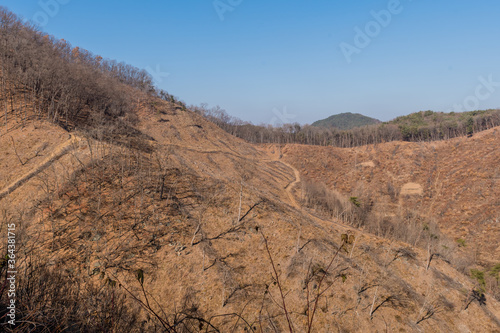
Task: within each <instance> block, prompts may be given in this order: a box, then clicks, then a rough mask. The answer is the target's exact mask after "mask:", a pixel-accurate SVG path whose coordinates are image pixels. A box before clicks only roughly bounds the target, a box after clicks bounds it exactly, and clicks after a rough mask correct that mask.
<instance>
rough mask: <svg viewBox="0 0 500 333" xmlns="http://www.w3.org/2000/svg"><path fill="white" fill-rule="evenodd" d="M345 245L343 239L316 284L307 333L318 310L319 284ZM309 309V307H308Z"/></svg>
mask: <svg viewBox="0 0 500 333" xmlns="http://www.w3.org/2000/svg"><path fill="white" fill-rule="evenodd" d="M345 244H346V240H345V239H343V240H342V244H340V246H339V248H338V249H337V252H336V253H335V255H334V256H333V258H332V260H331V261H330V263H329V264H328V266H327V267H326V269H325V273H324V274H323V276H322V277H321V279H320V280H319V283H318V292H317V295H316V300H315V302H314V307H313V311H312V314H311V318H310V320H309V319H308V328H307V333H310V332H311V330H312V326H313V320H314V315H315V313H316V309H317V308H318V302H319V297H320V290H321V284H322V283H323V280H324V279H325V277H326V276H327V275H328V271H329V270H330V267H331V266H332V264H333V262H334V261H335V259H336V258H337V256H338V254H339V252H340V249H342V248H343V247H344V245H345ZM308 307H309V305H308ZM307 316H308V317H309V314H307Z"/></svg>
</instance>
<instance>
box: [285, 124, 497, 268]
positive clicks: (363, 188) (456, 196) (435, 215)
mask: <svg viewBox="0 0 500 333" xmlns="http://www.w3.org/2000/svg"><path fill="white" fill-rule="evenodd" d="M282 151H283V155H284V159H285V160H286V161H288V162H289V163H291V164H292V165H294V166H295V167H297V168H298V169H299V170H300V172H301V173H302V174H304V175H305V176H306V177H307V178H308V179H309V180H311V181H316V182H321V183H326V184H327V185H328V188H329V189H331V190H332V191H335V192H338V193H341V194H342V195H344V196H349V197H351V196H354V197H358V198H359V201H360V202H362V203H370V208H369V210H370V214H371V215H370V217H369V218H368V219H367V220H368V222H367V223H368V224H372V225H368V226H366V228H369V229H370V228H371V229H372V230H373V229H377V228H379V227H377V225H378V224H380V225H382V226H383V227H382V228H385V229H386V230H385V231H379V233H380V234H381V235H384V237H390V236H391V233H392V234H394V233H397V232H396V231H395V230H394V229H395V226H396V225H397V224H398V223H399V221H404V220H411V221H420V222H418V223H419V224H421V223H427V224H436V225H438V226H439V228H440V229H441V230H442V231H443V232H444V233H445V234H446V235H447V236H448V237H449V238H450V239H451V240H453V242H455V245H460V249H459V250H461V251H462V252H463V256H462V257H461V259H462V260H465V258H466V257H467V256H466V253H469V254H470V255H473V257H474V260H471V262H470V263H469V266H473V265H479V266H482V267H485V268H487V267H493V266H494V265H496V264H498V263H499V262H500V250H499V248H498V244H497V243H498V242H497V240H498V239H500V229H499V228H498V223H497V222H498V220H499V218H500V201H499V198H500V192H499V189H500V186H499V184H498V180H499V172H500V169H499V165H500V128H494V129H491V130H488V131H485V132H482V133H480V134H476V135H475V136H473V137H472V138H466V137H462V138H456V139H453V140H449V141H440V142H434V143H405V142H392V143H386V144H379V145H368V146H365V147H358V148H353V149H339V148H333V147H309V146H300V145H287V146H285V147H284V148H283V149H282ZM374 225H375V226H374ZM468 268H470V267H468ZM465 271H466V272H467V270H465Z"/></svg>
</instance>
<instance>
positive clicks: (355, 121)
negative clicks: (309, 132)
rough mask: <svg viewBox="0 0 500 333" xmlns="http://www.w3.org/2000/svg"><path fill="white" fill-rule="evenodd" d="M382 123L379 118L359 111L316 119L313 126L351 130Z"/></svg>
mask: <svg viewBox="0 0 500 333" xmlns="http://www.w3.org/2000/svg"><path fill="white" fill-rule="evenodd" d="M378 123H380V121H379V120H377V119H374V118H370V117H367V116H363V115H362V114H359V113H350V112H346V113H340V114H336V115H333V116H330V117H328V118H326V119H322V120H318V121H315V122H314V123H313V124H312V126H317V127H334V128H338V129H341V130H349V129H352V128H355V127H361V126H367V125H373V124H378Z"/></svg>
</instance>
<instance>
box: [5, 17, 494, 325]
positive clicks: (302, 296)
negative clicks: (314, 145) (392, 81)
mask: <svg viewBox="0 0 500 333" xmlns="http://www.w3.org/2000/svg"><path fill="white" fill-rule="evenodd" d="M3 15H4V16H3V18H2V24H3V25H2V29H3V28H4V25H5V23H4V22H5V20H6V18H5V17H6V16H5V15H7V18H9V17H11V16H10V15H9V13H3ZM12 22H14V23H15V22H16V21H15V20H14V21H12ZM14 25H15V26H16V27H15V29H17V30H15V31H17V32H16V33H18V34H17V35H16V34H9V35H8V37H5V35H3V37H2V38H4V39H2V41H5V38H7V40H8V39H9V38H10V37H11V36H18V38H20V40H30V41H32V39H33V40H35V41H38V42H39V43H41V44H34V45H33V44H30V43H24V44H23V43H20V44H19V45H20V46H19V49H9V50H8V52H6V54H7V55H5V54H4V55H3V58H2V61H4V62H5V61H6V59H10V60H12V59H13V58H12V56H13V55H15V54H16V52H17V53H19V52H22V51H23V50H24V49H23V46H22V45H24V47H28V46H30V45H31V46H32V47H33V48H35V49H36V48H38V47H40V48H42V49H44V50H52V51H54V50H53V48H54V47H56V46H57V45H60V43H59V42H57V41H55V40H52V39H51V38H49V37H44V36H43V35H40V36H38V34H37V33H35V35H33V33H34V32H33V30H30V29H28V28H26V27H25V28H23V27H22V26H20V25H19V23H16V24H14ZM11 28H12V27H11ZM13 29H14V28H13ZM25 34H28V35H25ZM23 36H24V37H23ZM27 36H28V37H27ZM30 36H31V37H30ZM33 36H34V37H33ZM36 36H38V37H36ZM32 37H33V38H32ZM35 37H36V38H35ZM66 45H67V44H66ZM63 49H64V50H69V49H68V48H63ZM2 50H4V51H5V49H2ZM52 51H51V52H52ZM9 52H14V53H9ZM57 52H59V51H57ZM4 53H5V52H4ZM70 53H71V52H70ZM57 54H58V55H61V54H62V55H65V57H66V58H64V57H63V59H66V61H67V63H65V66H66V65H67V66H68V67H67V69H68V70H69V71H70V72H71V73H73V72H72V71H73V70H75V71H76V72H74V73H76V74H78V73H80V72H78V71H79V70H82V71H83V72H82V73H83V74H82V73H80V74H81V75H83V77H84V78H86V79H85V80H99V79H103V77H105V82H108V83H112V84H113V85H114V86H113V87H112V88H110V89H111V92H116V93H117V94H118V95H119V96H120V98H119V99H118V101H123V100H125V101H126V107H124V108H121V106H120V105H122V104H120V103H117V104H113V103H111V104H110V105H107V104H106V103H104V104H101V102H99V103H97V104H92V103H87V104H86V103H84V105H85V106H84V107H83V108H82V109H81V112H80V113H78V114H74V113H73V112H74V110H73V109H68V108H67V107H68V106H67V105H66V106H65V104H59V103H61V102H62V101H63V100H64V97H67V96H80V97H78V98H77V100H78V101H79V102H81V100H80V99H79V98H83V97H82V95H79V93H78V94H76V95H72V94H73V92H71V93H70V92H67V93H68V94H70V95H64V94H59V93H58V92H57V91H53V90H51V88H50V89H49V88H46V89H44V90H43V91H44V92H43V93H42V92H40V91H38V90H37V89H36V87H35V89H34V90H31V89H32V88H31V87H30V86H29V85H27V83H26V82H31V81H29V80H31V79H32V77H33V74H29V75H26V78H25V77H23V76H20V78H19V79H15V78H17V76H16V75H17V74H16V75H14V74H15V73H18V71H19V70H20V68H21V69H22V68H24V67H23V64H26V63H17V62H13V63H11V65H13V67H12V68H10V69H6V67H4V71H3V72H2V73H3V74H4V75H5V73H7V72H8V73H9V76H8V79H7V80H5V81H3V82H6V83H5V86H4V88H5V87H7V86H8V89H7V90H4V91H3V93H2V94H0V105H3V106H6V109H5V110H6V112H5V113H3V115H2V117H1V118H0V122H1V123H2V125H3V126H2V132H1V133H0V163H2V166H3V167H2V170H1V172H0V176H1V178H0V186H1V187H0V191H2V190H3V189H5V188H7V187H9V184H12V183H18V182H19V180H20V179H22V181H21V183H19V185H18V186H17V187H15V188H12V189H11V190H9V191H7V192H8V194H6V195H5V196H3V197H2V198H0V222H1V224H0V226H1V228H0V234H1V235H4V236H3V237H5V235H6V232H7V230H6V229H7V225H8V224H12V223H15V224H16V226H17V227H16V242H17V249H16V251H17V252H16V255H17V271H18V273H17V285H16V287H17V290H16V302H17V303H16V307H17V318H16V322H17V326H16V327H12V326H9V324H7V323H6V322H5V321H4V320H3V319H5V314H6V310H7V309H6V305H7V302H8V301H9V298H8V296H7V289H6V288H5V286H6V285H7V280H6V278H7V274H6V266H5V264H6V262H5V260H3V261H1V262H0V267H1V268H0V281H3V282H2V285H3V287H1V288H0V317H1V318H2V321H1V322H0V325H1V327H2V330H4V331H7V332H8V331H26V332H252V331H253V332H282V331H292V332H332V331H339V332H359V331H366V332H368V331H401V332H404V331H406V332H408V331H428V332H452V331H453V332H454V331H484V332H486V331H488V332H489V331H495V330H496V331H498V329H499V327H500V325H499V319H498V318H500V303H499V302H498V301H497V300H496V299H495V298H494V297H491V295H490V294H489V293H488V292H487V291H489V290H493V287H496V286H498V272H499V271H500V269H498V267H497V266H495V267H493V268H492V269H491V270H490V273H491V274H490V273H487V274H484V272H482V271H479V270H478V271H474V274H473V276H472V277H470V276H469V274H466V275H464V274H463V273H462V272H460V271H459V270H457V269H456V268H454V266H453V265H450V263H449V262H451V263H452V264H454V260H455V258H454V257H453V256H452V255H451V254H450V253H449V252H450V251H451V250H453V249H454V248H453V247H451V245H449V244H448V243H446V242H445V239H444V236H443V235H442V234H441V233H440V232H439V231H438V229H437V227H436V226H435V223H434V222H436V221H434V220H432V219H429V217H428V216H423V215H422V214H417V212H418V211H419V209H422V207H426V206H425V205H424V203H422V202H420V201H419V200H416V199H412V198H411V197H409V198H406V197H401V195H400V193H399V192H400V190H399V189H400V185H401V184H400V183H399V180H398V181H397V180H396V179H394V180H392V181H391V183H390V184H388V183H386V184H385V185H384V187H382V190H383V191H386V192H384V193H386V194H387V198H389V200H390V203H391V204H392V205H394V206H393V207H401V209H399V210H397V211H396V212H395V213H394V212H392V213H391V212H390V211H388V215H390V216H386V217H383V216H380V214H379V212H380V210H379V205H380V202H382V203H383V202H384V201H379V198H380V196H377V191H376V189H375V188H370V187H369V186H367V185H362V184H361V183H359V184H357V185H356V184H354V183H351V182H349V181H344V180H343V181H342V184H344V182H345V186H351V185H353V186H354V185H356V186H354V187H353V189H352V190H350V191H345V188H341V187H338V188H336V189H335V191H334V190H333V189H332V187H331V182H329V184H327V185H328V186H327V185H321V184H320V183H319V182H318V180H319V178H317V177H316V175H317V174H316V172H319V171H317V170H318V169H317V167H318V166H320V165H321V163H330V162H329V160H327V159H325V160H319V161H320V163H318V159H316V160H315V161H314V162H312V161H311V160H310V159H304V161H305V162H307V163H309V162H311V163H315V166H314V167H313V166H310V165H300V164H299V163H297V161H296V160H294V159H293V158H291V157H290V156H296V158H303V157H304V155H303V154H304V152H301V151H300V149H301V148H300V147H287V148H286V149H284V150H281V149H279V150H278V149H277V148H278V147H275V146H273V147H270V148H269V149H267V151H266V150H263V149H260V148H258V147H256V146H253V145H251V144H248V143H246V142H244V141H243V140H240V139H237V138H235V137H233V136H231V135H230V134H228V133H227V132H225V131H222V130H221V129H220V128H219V127H218V126H217V125H216V124H213V123H211V122H209V121H207V120H206V119H204V118H203V117H201V116H199V115H197V114H196V113H194V112H191V111H189V110H186V109H185V107H184V106H183V105H181V104H177V103H175V100H174V101H173V100H172V97H171V96H170V95H167V94H166V93H162V92H160V93H158V92H155V91H149V90H148V89H146V90H145V89H144V87H142V86H140V85H139V86H138V85H137V84H135V83H134V82H137V81H135V80H132V81H130V82H127V81H126V80H124V79H123V78H122V77H121V76H118V77H116V76H115V75H114V74H113V75H111V74H110V73H113V71H111V72H110V69H109V68H108V67H106V66H105V67H104V68H100V67H99V68H97V67H98V66H97V67H96V68H93V69H92V70H90V71H89V68H92V66H94V65H95V61H94V60H89V61H88V62H84V63H83V64H82V62H81V60H78V61H77V60H75V59H74V58H72V56H71V55H70V54H69V53H67V52H62V53H57ZM9 57H10V58H9ZM42 59H43V58H42ZM77 59H80V58H79V57H77ZM93 59H96V58H95V57H94V58H93ZM49 63H50V62H49ZM93 64H94V65H93ZM89 66H90V67H89ZM57 68H58V67H57V66H55V67H47V73H46V74H47V75H48V76H49V77H50V75H49V74H54V73H56V72H57V71H58V69H57ZM62 68H65V67H64V66H62ZM120 68H128V67H126V66H124V67H120ZM131 71H132V70H131ZM21 72H22V71H21ZM132 72H133V73H136V72H134V71H132ZM85 73H86V74H85ZM88 73H93V74H92V75H95V76H86V75H87V74H88ZM42 74H43V73H42ZM42 74H40V75H42ZM43 75H45V74H43ZM129 76H130V75H128V76H126V77H129ZM132 76H134V75H132ZM55 77H57V76H55ZM14 79H15V80H14ZM25 79H28V81H24V80H25ZM12 80H14V81H15V84H13V83H12ZM44 80H46V79H44ZM108 80H111V81H108ZM146 81H147V80H146ZM63 82H65V81H63ZM91 83H92V82H91ZM44 86H46V87H52V86H51V85H49V84H48V83H44ZM115 89H116V90H115ZM33 91H34V92H35V94H34V97H33V96H32V95H31V93H32V92H33ZM49 92H51V93H54V94H52V95H51V94H49ZM55 92H57V93H55ZM28 95H30V96H32V97H28ZM47 96H49V97H50V98H49V99H48V100H47V99H46V97H47ZM105 100H106V99H105ZM111 105H112V106H111ZM66 119H67V120H66ZM89 124H92V126H89ZM70 134H71V135H70ZM490 134H491V133H490ZM495 135H496V134H495ZM488 138H489V137H488V136H487V135H486V136H485V137H484V138H483V139H484V140H488ZM483 139H481V138H477V140H483ZM450 144H452V143H450ZM61 147H65V148H64V149H62V148H61ZM61 149H62V150H61ZM294 149H296V150H297V151H295V152H293V154H292V151H293V150H294ZM459 149H461V147H457V150H459ZM282 152H283V153H284V156H285V159H286V160H290V162H291V163H292V164H295V165H296V167H297V168H299V169H301V171H302V172H301V173H302V174H307V176H308V177H309V178H310V180H309V181H303V182H299V181H300V179H298V178H296V177H297V174H298V172H297V171H296V170H294V169H293V168H292V167H290V166H289V165H288V164H287V163H285V162H283V160H282V159H280V155H281V153H282ZM295 154H296V155H295ZM338 154H341V153H340V152H338ZM52 156H57V158H52ZM495 156H496V155H495ZM319 157H322V156H321V152H319V153H318V157H317V158H319ZM352 161H354V164H356V163H357V159H356V158H352V157H351V156H349V157H346V158H345V163H346V165H347V164H349V165H352V163H353V162H352ZM419 161H420V160H419ZM377 163H379V162H377ZM377 163H374V164H375V165H377ZM368 165H369V164H368ZM488 165H489V164H488ZM493 165H494V166H496V165H498V164H493ZM323 167H324V170H328V168H329V166H328V165H324V166H323ZM484 167H485V168H486V167H487V166H484ZM305 169H309V170H305ZM354 170H358V171H356V172H357V174H355V175H353V178H352V179H363V177H365V178H366V177H367V175H366V174H362V173H361V171H359V169H358V168H357V167H356V166H355V167H354ZM388 170H390V169H388ZM401 170H402V171H401V172H403V171H404V170H406V169H405V167H404V166H403V167H402V168H401ZM341 171H342V169H340V168H339V176H342V175H343V173H342V172H341ZM27 175H29V177H27ZM323 176H325V175H323ZM370 177H372V178H371V179H374V177H375V176H374V175H373V176H370ZM323 179H327V178H326V177H324V178H323ZM417 180H418V179H417ZM339 183H340V181H339ZM432 184H433V186H436V183H432ZM358 185H359V186H358ZM443 188H445V187H444V186H443ZM377 189H379V188H377ZM424 193H425V192H424ZM442 193H445V192H444V190H443V192H442ZM484 193H486V192H484ZM485 195H486V194H485ZM370 198H371V199H370ZM434 198H436V195H434ZM438 198H439V197H438ZM369 199H370V200H369ZM412 200H413V201H415V202H414V203H413V204H410V203H409V202H412ZM438 203H439V202H435V204H434V206H433V207H439V205H438ZM486 204H490V203H489V202H488V203H486ZM419 205H420V206H419ZM391 214H392V215H391ZM358 228H359V229H358ZM4 239H6V237H5V238H4ZM465 244H466V248H467V249H468V248H469V240H468V239H466V240H465ZM6 245H7V243H6V242H4V241H2V242H1V243H0V251H1V252H0V253H6ZM456 246H457V247H460V246H461V245H460V243H457V245H456ZM445 247H448V249H445ZM460 249H461V250H463V246H462V247H460ZM465 252H467V251H465ZM465 252H464V253H465ZM461 258H466V257H461ZM454 265H455V266H457V267H458V265H456V264H454ZM464 267H469V266H468V265H464ZM462 271H465V269H462ZM466 273H468V272H466ZM481 273H483V274H481Z"/></svg>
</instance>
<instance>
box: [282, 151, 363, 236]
mask: <svg viewBox="0 0 500 333" xmlns="http://www.w3.org/2000/svg"><path fill="white" fill-rule="evenodd" d="M274 161H278V162H279V163H281V164H283V165H285V166H287V167H289V168H290V169H292V171H293V173H294V175H295V180H294V181H293V182H291V183H290V184H288V185H287V186H286V187H285V191H286V193H287V196H288V198H289V199H290V204H291V205H292V206H293V207H294V208H296V209H298V210H300V211H301V212H303V213H304V214H306V215H307V216H308V217H309V218H311V219H312V220H314V221H315V222H320V223H327V224H329V225H335V226H336V227H338V228H340V229H341V230H343V231H344V232H345V231H350V232H352V233H355V234H361V235H366V234H365V232H363V231H361V230H359V229H356V228H353V227H351V226H348V225H345V224H343V223H340V222H337V221H334V220H327V219H324V218H322V217H319V216H317V215H315V214H313V213H311V212H309V211H308V210H307V209H304V208H303V207H302V206H301V205H300V204H299V203H298V202H297V199H295V196H294V195H293V189H294V188H295V186H296V185H297V184H299V183H300V182H301V181H302V178H301V177H300V172H299V170H297V169H296V168H295V167H294V166H293V165H291V164H289V163H287V162H285V161H282V160H281V159H280V157H278V158H275V159H274Z"/></svg>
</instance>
